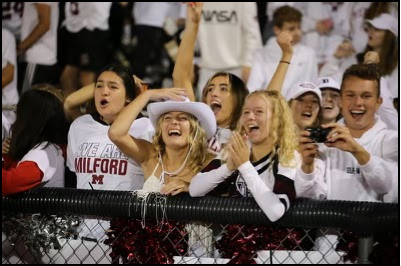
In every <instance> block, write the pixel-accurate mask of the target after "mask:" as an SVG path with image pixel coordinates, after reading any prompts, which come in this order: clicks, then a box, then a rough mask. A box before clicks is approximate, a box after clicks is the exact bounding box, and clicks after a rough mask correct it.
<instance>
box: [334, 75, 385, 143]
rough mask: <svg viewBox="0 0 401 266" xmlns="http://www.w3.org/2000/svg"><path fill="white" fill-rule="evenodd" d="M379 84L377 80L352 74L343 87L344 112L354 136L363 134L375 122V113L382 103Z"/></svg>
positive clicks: (342, 101)
mask: <svg viewBox="0 0 401 266" xmlns="http://www.w3.org/2000/svg"><path fill="white" fill-rule="evenodd" d="M378 94H379V90H378V84H377V81H375V80H365V79H361V78H358V77H354V76H350V77H348V78H346V79H345V80H344V81H343V85H342V87H341V104H342V114H343V116H344V119H345V123H346V125H347V127H348V128H349V129H350V131H351V133H352V134H353V132H359V134H353V136H354V137H356V136H358V135H361V134H360V133H362V134H363V133H364V132H366V131H367V130H369V129H370V128H372V127H373V126H374V124H375V113H376V111H377V109H379V107H380V104H381V103H382V98H381V97H379V95H378Z"/></svg>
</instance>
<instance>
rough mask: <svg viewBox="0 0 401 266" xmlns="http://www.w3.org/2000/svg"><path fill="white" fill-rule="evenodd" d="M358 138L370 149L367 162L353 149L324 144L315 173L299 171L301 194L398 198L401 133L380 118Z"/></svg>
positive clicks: (299, 194)
mask: <svg viewBox="0 0 401 266" xmlns="http://www.w3.org/2000/svg"><path fill="white" fill-rule="evenodd" d="M343 122H344V120H340V121H339V123H343ZM355 140H356V141H357V142H358V143H359V144H360V145H361V146H362V147H363V148H364V149H365V150H366V151H367V152H369V154H370V156H371V157H370V160H369V162H368V163H367V164H365V165H359V164H358V162H357V160H356V159H355V158H354V156H353V155H352V154H351V153H349V152H344V151H341V150H339V149H336V148H328V147H326V146H324V145H320V146H319V152H320V155H319V156H318V158H316V159H315V170H314V172H313V173H311V174H305V173H303V172H302V170H301V168H299V169H298V171H297V174H296V177H295V180H294V181H295V188H296V191H297V197H312V198H320V199H324V198H327V199H332V200H351V201H385V202H395V201H398V132H397V131H393V130H388V129H387V126H386V124H384V123H383V122H382V121H380V119H379V118H378V117H376V123H375V125H374V126H373V127H372V128H371V129H369V130H368V131H367V132H366V133H365V134H363V136H362V137H361V138H359V139H355Z"/></svg>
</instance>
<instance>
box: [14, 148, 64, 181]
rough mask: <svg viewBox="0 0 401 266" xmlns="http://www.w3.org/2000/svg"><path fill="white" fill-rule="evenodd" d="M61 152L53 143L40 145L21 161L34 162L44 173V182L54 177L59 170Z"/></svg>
mask: <svg viewBox="0 0 401 266" xmlns="http://www.w3.org/2000/svg"><path fill="white" fill-rule="evenodd" d="M59 153H60V154H61V150H58V149H57V148H56V147H55V146H54V145H53V144H47V146H45V145H44V144H42V145H40V146H39V147H38V148H35V149H33V150H30V151H29V152H28V153H27V154H26V155H25V156H24V157H23V158H22V159H21V161H20V164H21V163H23V162H34V163H36V165H37V166H38V167H39V169H40V171H41V172H42V173H43V177H42V178H43V180H42V182H47V181H49V180H50V179H52V178H53V176H54V174H55V173H56V170H57V158H58V156H59V155H60V154H59Z"/></svg>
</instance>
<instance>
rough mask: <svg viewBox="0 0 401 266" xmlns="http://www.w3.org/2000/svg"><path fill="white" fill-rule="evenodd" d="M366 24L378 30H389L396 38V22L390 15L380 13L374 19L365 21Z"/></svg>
mask: <svg viewBox="0 0 401 266" xmlns="http://www.w3.org/2000/svg"><path fill="white" fill-rule="evenodd" d="M366 23H369V24H370V25H372V26H373V27H375V28H376V29H379V30H389V31H391V32H392V33H393V34H394V35H395V36H397V37H398V20H397V19H396V18H395V17H394V16H392V15H390V14H386V13H382V14H380V16H378V17H375V18H374V19H370V20H366V21H365V24H366Z"/></svg>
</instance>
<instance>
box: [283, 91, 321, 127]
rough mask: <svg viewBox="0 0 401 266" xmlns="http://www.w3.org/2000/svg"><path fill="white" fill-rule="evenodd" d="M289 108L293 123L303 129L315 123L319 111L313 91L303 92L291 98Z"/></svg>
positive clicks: (318, 104)
mask: <svg viewBox="0 0 401 266" xmlns="http://www.w3.org/2000/svg"><path fill="white" fill-rule="evenodd" d="M290 108H291V112H292V116H293V118H294V122H295V124H296V125H297V126H298V128H299V129H300V130H305V128H307V127H311V126H313V125H314V124H315V123H316V120H317V118H318V115H319V111H320V102H319V98H318V97H317V95H316V94H314V93H313V92H307V93H304V94H302V95H301V96H299V97H298V98H296V99H293V101H292V103H291V105H290Z"/></svg>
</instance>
